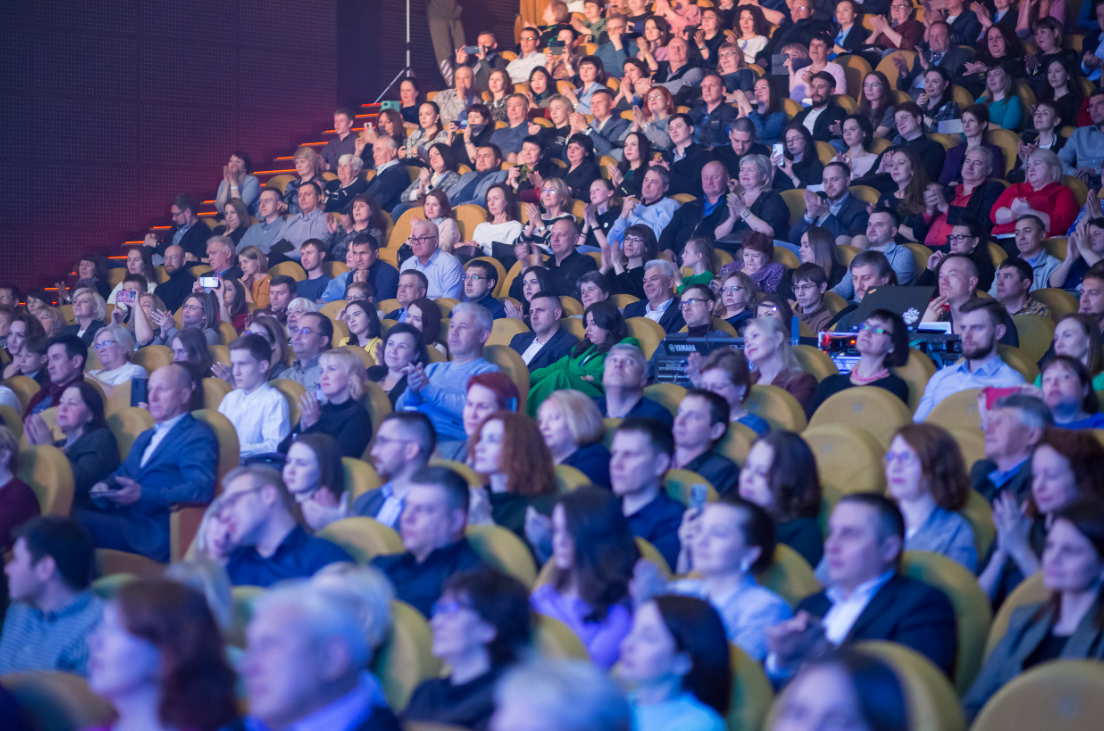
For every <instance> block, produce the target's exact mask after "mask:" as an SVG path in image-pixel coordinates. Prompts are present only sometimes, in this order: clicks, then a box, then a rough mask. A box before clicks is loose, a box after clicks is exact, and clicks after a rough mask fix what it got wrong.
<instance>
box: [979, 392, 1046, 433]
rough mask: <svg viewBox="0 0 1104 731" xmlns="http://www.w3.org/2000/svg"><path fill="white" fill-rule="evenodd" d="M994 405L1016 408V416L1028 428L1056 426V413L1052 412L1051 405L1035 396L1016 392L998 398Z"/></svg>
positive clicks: (1002, 407) (999, 407)
mask: <svg viewBox="0 0 1104 731" xmlns="http://www.w3.org/2000/svg"><path fill="white" fill-rule="evenodd" d="M994 406H995V407H996V408H998V409H1015V410H1016V418H1017V419H1018V420H1019V422H1020V423H1021V424H1022V425H1024V426H1026V427H1027V428H1028V429H1046V428H1047V427H1049V426H1054V414H1052V413H1051V411H1050V407H1049V406H1047V405H1046V403H1045V402H1044V401H1043V400H1042V399H1040V398H1037V397H1035V396H1028V395H1026V394H1022V393H1015V394H1012V395H1011V396H1005V397H1004V398H999V399H997V402H996V403H995V404H994Z"/></svg>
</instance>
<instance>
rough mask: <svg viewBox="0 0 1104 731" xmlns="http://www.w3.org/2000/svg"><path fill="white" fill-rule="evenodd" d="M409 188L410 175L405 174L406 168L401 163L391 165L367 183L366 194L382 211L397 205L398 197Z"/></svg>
mask: <svg viewBox="0 0 1104 731" xmlns="http://www.w3.org/2000/svg"><path fill="white" fill-rule="evenodd" d="M409 187H410V173H408V172H406V166H405V165H403V164H402V163H399V164H398V165H392V166H391V167H389V168H387V169H386V170H384V171H383V172H382V173H377V174H376V176H375V177H374V178H372V179H371V180H369V181H368V193H370V194H371V196H372V197H373V198H375V199H376V203H378V204H379V207H380V208H381V209H382V210H384V211H390V210H391V209H393V208H394V207H395V206H397V205H399V197H400V196H401V195H402V193H403V191H404V190H406V189H407V188H409Z"/></svg>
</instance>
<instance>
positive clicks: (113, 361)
mask: <svg viewBox="0 0 1104 731" xmlns="http://www.w3.org/2000/svg"><path fill="white" fill-rule="evenodd" d="M92 349H93V350H95V351H96V355H97V356H98V357H99V359H100V363H101V364H102V365H103V368H98V369H95V370H91V371H89V372H88V375H89V376H91V377H92V378H94V379H96V382H97V383H98V384H99V385H100V387H101V388H103V391H104V395H105V396H110V395H111V392H112V391H113V390H114V389H115V386H118V385H121V384H123V383H125V382H128V381H130V380H132V379H134V378H146V377H147V374H146V369H145V368H143V367H142V366H140V365H137V364H135V363H131V362H130V359H131V357H132V356H133V355H134V336H133V335H131V334H130V331H129V330H127V329H126V328H125V327H123V326H122V325H107V326H106V327H104V328H101V329H100V331H99V332H98V333H96V340H95V341H94V342H93V343H92Z"/></svg>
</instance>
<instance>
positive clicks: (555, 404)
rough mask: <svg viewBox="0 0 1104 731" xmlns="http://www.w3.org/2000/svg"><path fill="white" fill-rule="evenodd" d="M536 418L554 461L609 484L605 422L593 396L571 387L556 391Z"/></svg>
mask: <svg viewBox="0 0 1104 731" xmlns="http://www.w3.org/2000/svg"><path fill="white" fill-rule="evenodd" d="M537 422H538V424H539V426H540V432H541V436H542V437H543V438H544V443H545V444H546V445H547V446H548V449H549V451H551V453H552V461H553V462H554V463H555V464H557V465H561V464H562V465H567V466H568V467H573V468H575V469H577V470H579V471H580V472H582V473H583V474H584V475H586V477H587V478H588V479H589V480H590V482H591V484H593V485H597V486H598V487H605V488H609V487H610V476H609V467H610V453H609V450H608V449H606V447H605V445H604V444H603V443H602V438H603V437H604V436H605V424H604V423H603V421H602V412H600V411H599V410H598V407H597V406H596V405H595V404H594V400H593V399H590V398H587V397H586V396H585V395H584V394H582V393H580V392H578V391H575V390H572V389H564V390H560V391H553V392H552V393H550V394H548V398H546V399H545V400H544V403H542V404H541V405H540V408H539V409H538V410H537Z"/></svg>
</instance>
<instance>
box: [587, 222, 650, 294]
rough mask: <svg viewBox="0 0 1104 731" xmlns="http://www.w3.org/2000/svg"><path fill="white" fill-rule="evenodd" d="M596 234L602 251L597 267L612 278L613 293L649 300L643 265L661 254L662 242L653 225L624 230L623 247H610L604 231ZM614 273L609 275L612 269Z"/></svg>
mask: <svg viewBox="0 0 1104 731" xmlns="http://www.w3.org/2000/svg"><path fill="white" fill-rule="evenodd" d="M595 237H596V238H597V239H598V247H599V249H601V251H602V265H601V266H600V267H599V268H598V271H600V272H601V273H602V274H604V275H606V276H607V277H609V281H610V291H611V292H612V293H613V294H631V295H632V296H633V297H636V298H637V299H647V297H646V296H645V294H644V265H645V264H646V263H647V262H649V261H651V260H652V259H655V258H656V257H657V256H658V251H659V242H658V241H656V237H655V232H653V231H652V229H651V227H649V226H644V225H641V224H637V225H636V226H629V227H628V228H627V229H625V233H624V236H623V237H622V239H621V250H620V251H616V250H614V249H613V247H612V246H610V244H609V241H608V240H607V239H606V235H605V234H601V235H598V234H596V235H595ZM611 269H612V270H613V275H612V276H611V275H610V273H609V272H610V270H611Z"/></svg>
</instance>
